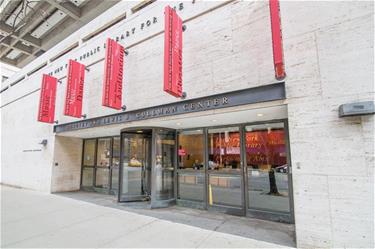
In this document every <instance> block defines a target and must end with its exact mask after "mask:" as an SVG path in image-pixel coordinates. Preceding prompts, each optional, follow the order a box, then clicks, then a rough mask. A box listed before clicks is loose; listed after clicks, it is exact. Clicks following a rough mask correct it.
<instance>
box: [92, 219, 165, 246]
mask: <svg viewBox="0 0 375 249" xmlns="http://www.w3.org/2000/svg"><path fill="white" fill-rule="evenodd" d="M156 221H160V219H158V218H154V220H152V221H150V222H147V223H146V224H143V225H141V226H139V227H137V228H135V229H134V230H132V231H130V232H127V233H125V234H122V233H121V235H118V236H116V237H114V238H113V239H112V240H110V241H107V242H104V243H103V244H100V245H99V246H98V248H101V247H105V245H108V244H111V243H113V242H115V241H116V240H119V239H121V238H123V237H124V236H125V235H129V234H133V233H134V232H136V231H138V230H140V229H142V228H144V227H145V226H148V225H150V224H152V223H154V222H156Z"/></svg>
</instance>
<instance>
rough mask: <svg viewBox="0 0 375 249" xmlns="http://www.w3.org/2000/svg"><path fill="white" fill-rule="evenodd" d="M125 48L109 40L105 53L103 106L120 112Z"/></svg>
mask: <svg viewBox="0 0 375 249" xmlns="http://www.w3.org/2000/svg"><path fill="white" fill-rule="evenodd" d="M123 65H124V47H123V46H121V45H120V44H119V43H117V42H116V41H114V40H112V39H110V38H108V39H107V43H106V51H105V63H104V66H105V67H104V84H103V98H102V105H103V106H107V107H110V108H114V109H117V110H120V109H121V107H122V76H123Z"/></svg>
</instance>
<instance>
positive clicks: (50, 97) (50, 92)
mask: <svg viewBox="0 0 375 249" xmlns="http://www.w3.org/2000/svg"><path fill="white" fill-rule="evenodd" d="M56 85H57V79H56V78H55V77H52V76H50V75H48V74H43V79H42V86H41V88H40V99H39V111H38V121H39V122H44V123H54V121H55V102H56Z"/></svg>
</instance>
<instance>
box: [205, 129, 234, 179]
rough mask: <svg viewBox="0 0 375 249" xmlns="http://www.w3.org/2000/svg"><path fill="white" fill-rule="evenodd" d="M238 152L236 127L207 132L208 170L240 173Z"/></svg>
mask: <svg viewBox="0 0 375 249" xmlns="http://www.w3.org/2000/svg"><path fill="white" fill-rule="evenodd" d="M240 151H241V148H240V132H239V128H238V127H226V128H219V129H209V130H208V170H219V171H228V172H230V171H238V172H240V170H241V169H240V168H241V152H240Z"/></svg>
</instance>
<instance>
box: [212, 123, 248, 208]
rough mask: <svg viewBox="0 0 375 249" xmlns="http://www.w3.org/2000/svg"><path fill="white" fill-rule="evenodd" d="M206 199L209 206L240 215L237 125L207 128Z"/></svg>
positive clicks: (241, 205)
mask: <svg viewBox="0 0 375 249" xmlns="http://www.w3.org/2000/svg"><path fill="white" fill-rule="evenodd" d="M207 139H208V141H207V144H208V165H207V178H208V189H207V202H208V205H207V206H208V208H209V209H216V210H219V211H224V212H226V213H228V214H235V215H244V214H245V208H244V203H245V202H244V195H243V193H244V187H243V180H242V179H243V177H242V175H243V174H242V159H241V139H240V128H239V127H238V126H235V127H223V128H214V129H208V137H207Z"/></svg>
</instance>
